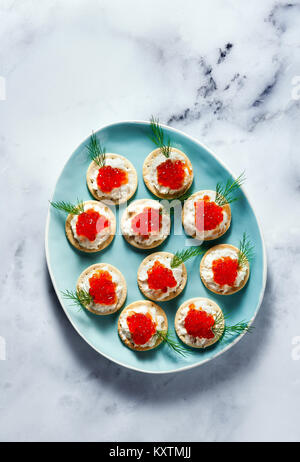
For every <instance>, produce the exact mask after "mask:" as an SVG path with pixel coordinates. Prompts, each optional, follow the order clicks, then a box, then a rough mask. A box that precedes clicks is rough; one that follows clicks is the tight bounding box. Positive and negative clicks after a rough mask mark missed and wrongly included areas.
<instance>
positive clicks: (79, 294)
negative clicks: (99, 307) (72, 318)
mask: <svg viewBox="0 0 300 462" xmlns="http://www.w3.org/2000/svg"><path fill="white" fill-rule="evenodd" d="M62 296H63V297H64V298H66V299H67V300H71V301H72V303H73V305H77V306H79V307H80V308H81V307H82V306H86V305H89V304H90V303H92V302H93V297H92V296H91V295H90V294H89V292H87V291H86V290H83V289H77V290H76V292H72V291H70V290H66V291H65V292H62Z"/></svg>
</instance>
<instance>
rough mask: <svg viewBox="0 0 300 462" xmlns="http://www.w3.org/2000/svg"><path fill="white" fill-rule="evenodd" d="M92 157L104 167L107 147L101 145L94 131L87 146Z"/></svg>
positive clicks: (99, 165)
mask: <svg viewBox="0 0 300 462" xmlns="http://www.w3.org/2000/svg"><path fill="white" fill-rule="evenodd" d="M87 149H88V151H89V153H90V157H91V159H92V160H93V161H94V162H95V163H96V164H97V165H98V167H103V166H104V165H105V152H106V151H105V148H103V147H102V146H101V143H100V141H98V139H97V137H96V135H95V133H92V136H91V139H90V144H89V145H88V146H87Z"/></svg>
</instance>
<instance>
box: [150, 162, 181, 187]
mask: <svg viewBox="0 0 300 462" xmlns="http://www.w3.org/2000/svg"><path fill="white" fill-rule="evenodd" d="M184 168H185V163H184V162H182V161H181V160H171V159H168V160H166V161H165V162H163V163H162V164H160V165H159V166H158V167H157V181H158V183H159V184H160V185H161V186H166V187H168V188H170V189H180V188H182V186H183V181H184V177H185V171H184Z"/></svg>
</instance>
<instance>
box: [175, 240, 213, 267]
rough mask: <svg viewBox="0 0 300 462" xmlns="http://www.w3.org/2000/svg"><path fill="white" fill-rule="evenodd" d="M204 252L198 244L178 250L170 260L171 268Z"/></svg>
mask: <svg viewBox="0 0 300 462" xmlns="http://www.w3.org/2000/svg"><path fill="white" fill-rule="evenodd" d="M204 252H205V250H203V248H202V247H201V245H200V246H194V247H189V248H188V249H186V250H178V251H177V252H176V253H175V255H174V257H173V258H172V260H171V268H177V266H179V265H181V264H182V263H184V262H185V261H186V260H189V259H190V258H192V257H197V256H198V255H202V254H203V253H204Z"/></svg>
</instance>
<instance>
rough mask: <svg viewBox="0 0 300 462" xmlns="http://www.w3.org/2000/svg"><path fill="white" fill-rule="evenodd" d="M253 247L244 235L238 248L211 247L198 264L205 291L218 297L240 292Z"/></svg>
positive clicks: (228, 245) (227, 245)
mask: <svg viewBox="0 0 300 462" xmlns="http://www.w3.org/2000/svg"><path fill="white" fill-rule="evenodd" d="M252 256H253V246H252V244H251V242H250V241H249V240H248V239H247V236H246V233H244V235H243V238H242V239H241V241H240V246H239V248H237V247H235V246H233V245H230V244H219V245H215V246H214V247H211V248H210V249H209V250H208V251H207V252H206V253H205V254H204V256H203V258H202V260H201V263H200V277H201V279H202V282H203V284H204V285H205V287H207V289H209V290H211V291H212V292H214V293H216V294H220V295H231V294H234V293H236V292H238V291H239V290H241V289H242V288H243V287H244V286H245V285H246V283H247V281H248V279H249V274H250V265H249V260H250V259H251V258H252Z"/></svg>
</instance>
